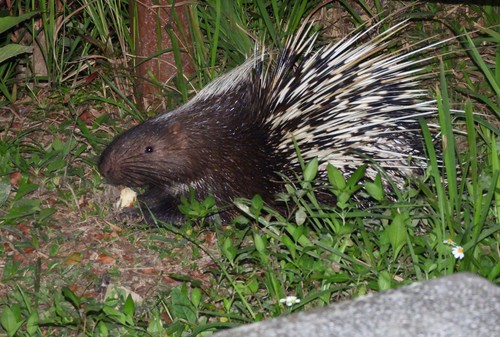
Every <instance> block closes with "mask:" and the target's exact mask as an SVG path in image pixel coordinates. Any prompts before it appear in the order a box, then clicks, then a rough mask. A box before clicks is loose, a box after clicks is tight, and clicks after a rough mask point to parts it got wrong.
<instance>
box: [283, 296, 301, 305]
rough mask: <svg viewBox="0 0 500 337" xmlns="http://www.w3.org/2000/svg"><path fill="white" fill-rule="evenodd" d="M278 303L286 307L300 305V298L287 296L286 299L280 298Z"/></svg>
mask: <svg viewBox="0 0 500 337" xmlns="http://www.w3.org/2000/svg"><path fill="white" fill-rule="evenodd" d="M280 303H285V304H286V306H287V307H291V306H292V305H294V304H297V303H300V298H297V297H295V296H287V297H286V298H282V299H281V300H280Z"/></svg>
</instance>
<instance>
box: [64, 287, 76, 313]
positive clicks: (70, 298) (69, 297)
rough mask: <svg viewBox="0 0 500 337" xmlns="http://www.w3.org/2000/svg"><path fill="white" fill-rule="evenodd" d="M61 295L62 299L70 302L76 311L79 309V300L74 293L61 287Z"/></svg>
mask: <svg viewBox="0 0 500 337" xmlns="http://www.w3.org/2000/svg"><path fill="white" fill-rule="evenodd" d="M62 293H63V296H64V298H65V299H66V300H67V301H68V302H70V303H71V304H72V305H73V306H74V307H75V309H76V310H79V309H80V304H81V301H80V298H79V297H78V296H76V295H75V293H74V292H72V291H71V289H69V288H68V287H63V288H62Z"/></svg>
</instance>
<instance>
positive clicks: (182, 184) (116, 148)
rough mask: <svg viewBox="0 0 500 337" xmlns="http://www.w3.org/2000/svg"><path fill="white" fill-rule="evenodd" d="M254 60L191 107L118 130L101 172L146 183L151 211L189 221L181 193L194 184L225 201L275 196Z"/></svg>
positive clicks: (117, 180) (144, 202)
mask: <svg viewBox="0 0 500 337" xmlns="http://www.w3.org/2000/svg"><path fill="white" fill-rule="evenodd" d="M254 65H255V64H254V62H248V63H246V64H244V65H242V66H240V67H238V68H237V69H235V70H233V71H232V72H230V73H228V74H226V75H225V76H223V77H221V78H219V79H218V80H216V81H214V82H212V83H211V84H210V85H208V86H207V87H205V88H204V89H203V90H202V91H200V92H199V93H198V94H197V95H196V96H195V98H194V99H192V100H191V101H190V102H188V103H187V104H185V105H184V106H181V107H180V108H178V109H176V110H174V111H170V112H166V113H163V114H160V115H159V116H157V117H155V118H153V119H150V120H147V121H145V122H143V123H142V124H139V125H137V126H135V127H133V128H132V129H130V130H128V131H126V132H124V133H122V134H121V135H119V136H118V137H116V139H114V140H113V142H112V143H111V144H110V145H109V146H108V147H107V148H106V149H105V151H104V152H103V153H102V155H101V158H100V162H99V171H100V172H101V174H102V175H103V176H104V177H105V178H106V179H107V181H108V182H110V183H112V184H115V185H124V186H128V187H132V188H133V187H140V188H144V189H145V190H146V192H145V193H144V194H143V195H141V196H140V197H139V202H140V204H141V208H142V211H143V214H144V215H145V216H146V217H147V218H148V214H151V213H152V214H153V215H154V217H155V218H157V219H160V220H163V221H170V222H180V221H182V215H181V214H180V212H179V210H178V205H179V204H180V196H181V195H187V194H188V193H189V191H190V189H192V190H194V191H195V194H196V195H195V196H196V197H197V198H198V200H202V199H203V198H205V197H207V196H209V195H211V196H213V197H214V198H215V200H216V203H217V206H219V207H225V206H228V205H229V204H231V202H232V200H233V199H234V198H235V197H247V198H251V197H253V196H254V195H255V194H261V195H262V196H263V197H266V198H267V197H271V196H272V195H273V194H274V191H275V187H274V186H273V184H272V183H269V181H270V180H272V179H271V176H274V172H276V171H277V167H276V165H275V164H274V163H275V162H276V161H277V160H276V159H277V158H276V157H272V158H270V157H269V153H271V152H272V151H271V149H269V145H268V140H267V137H266V134H265V133H264V132H263V130H262V128H261V127H260V125H259V123H260V120H259V117H258V116H259V113H258V111H257V109H259V105H258V100H257V99H255V97H254V95H255V94H256V92H255V89H256V88H255V85H254V84H253V76H255V74H254V72H253V70H252V69H253V68H254ZM221 215H223V216H227V217H229V216H230V215H231V212H222V213H221Z"/></svg>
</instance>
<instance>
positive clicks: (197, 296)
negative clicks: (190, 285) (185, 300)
mask: <svg viewBox="0 0 500 337" xmlns="http://www.w3.org/2000/svg"><path fill="white" fill-rule="evenodd" d="M200 302H201V291H200V289H199V288H194V289H193V291H191V303H193V305H194V306H195V307H196V308H198V306H199V305H200Z"/></svg>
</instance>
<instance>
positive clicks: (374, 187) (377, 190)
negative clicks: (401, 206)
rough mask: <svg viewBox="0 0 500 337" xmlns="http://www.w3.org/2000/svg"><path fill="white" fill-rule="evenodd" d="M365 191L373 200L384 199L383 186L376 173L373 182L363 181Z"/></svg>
mask: <svg viewBox="0 0 500 337" xmlns="http://www.w3.org/2000/svg"><path fill="white" fill-rule="evenodd" d="M365 190H366V192H367V193H368V194H369V195H370V196H371V197H372V198H373V199H375V200H377V201H382V200H383V199H384V187H383V185H382V178H381V177H380V174H377V176H376V177H375V181H374V182H373V183H371V182H366V183H365Z"/></svg>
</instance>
